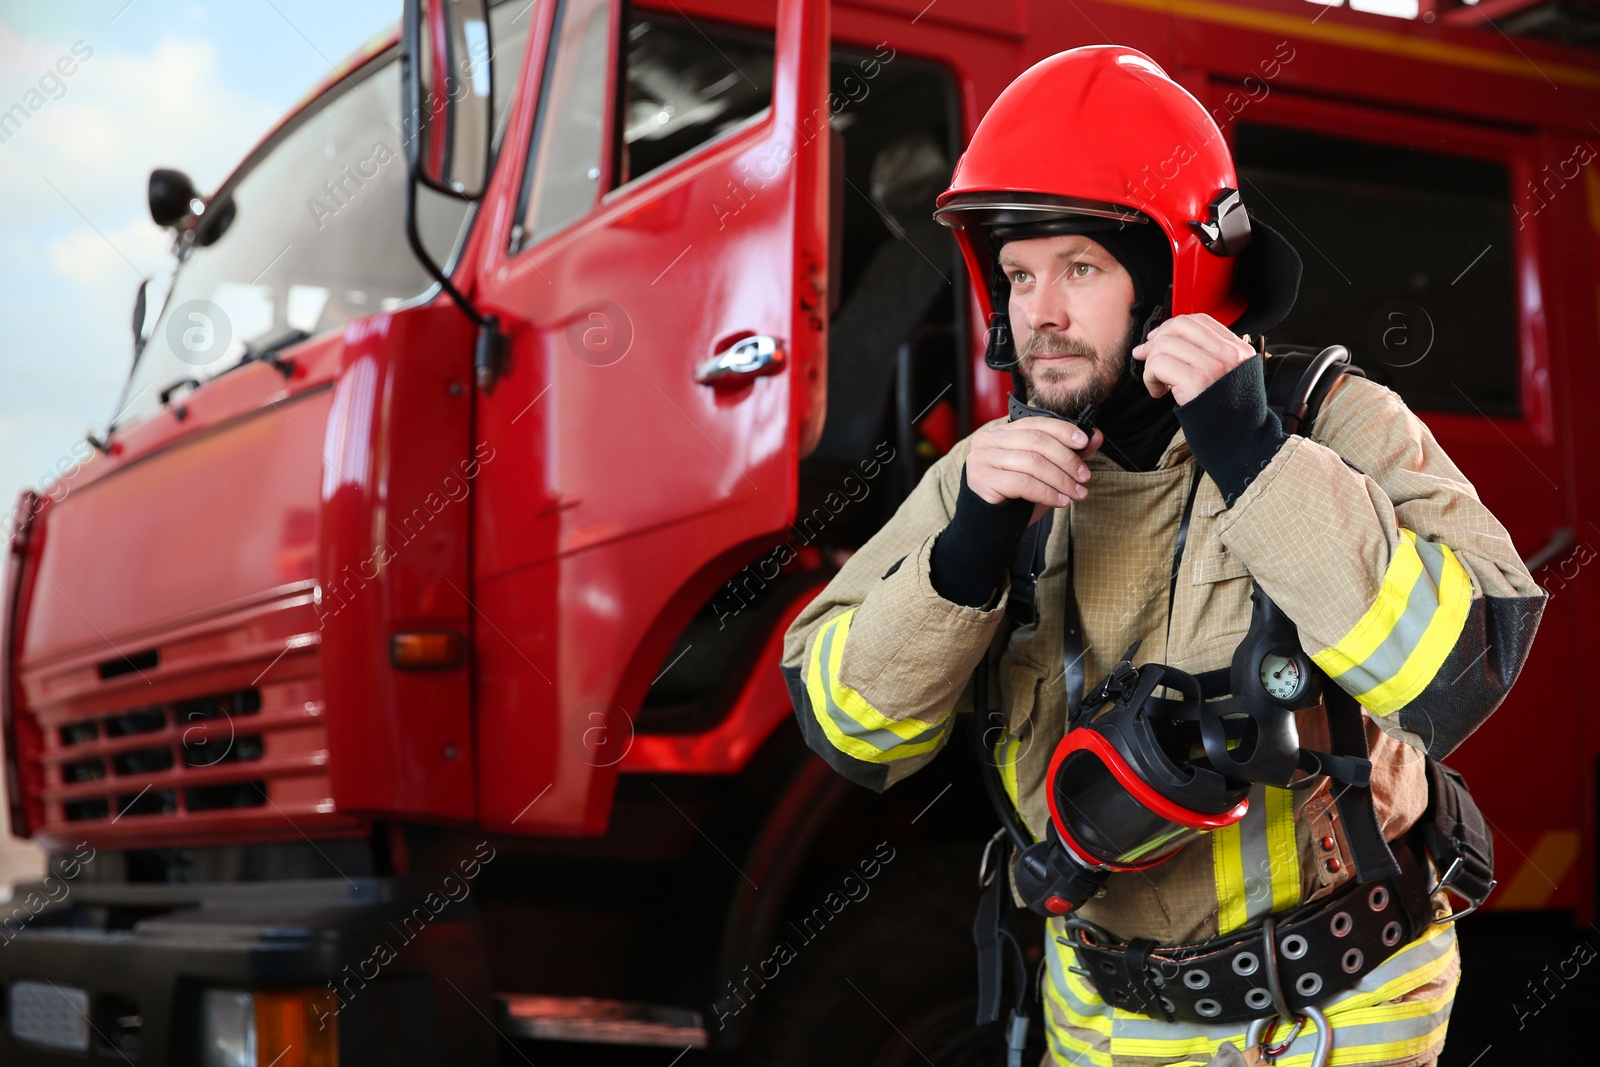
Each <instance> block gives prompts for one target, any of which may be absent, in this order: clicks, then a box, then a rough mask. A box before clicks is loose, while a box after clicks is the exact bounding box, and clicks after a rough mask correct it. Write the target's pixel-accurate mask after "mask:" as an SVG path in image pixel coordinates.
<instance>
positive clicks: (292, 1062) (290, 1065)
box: [252, 989, 339, 1067]
mask: <svg viewBox="0 0 1600 1067" xmlns="http://www.w3.org/2000/svg"><path fill="white" fill-rule="evenodd" d="M252 999H253V1000H254V1001H255V1009H256V1062H258V1063H272V1064H274V1067H339V1001H338V999H337V998H336V997H335V996H334V995H333V993H332V992H330V991H329V990H326V989H297V990H294V991H292V992H281V993H280V992H272V993H261V992H258V993H255V994H253V995H252ZM275 1056H276V1057H278V1058H277V1059H276V1060H274V1059H273V1057H275Z"/></svg>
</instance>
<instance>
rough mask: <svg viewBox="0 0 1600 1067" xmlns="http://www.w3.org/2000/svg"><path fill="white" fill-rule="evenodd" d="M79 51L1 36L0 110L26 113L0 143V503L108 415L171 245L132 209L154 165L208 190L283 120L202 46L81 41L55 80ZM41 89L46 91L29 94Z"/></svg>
mask: <svg viewBox="0 0 1600 1067" xmlns="http://www.w3.org/2000/svg"><path fill="white" fill-rule="evenodd" d="M78 40H80V38H75V37H74V38H65V37H64V38H63V39H61V40H43V39H38V38H30V37H27V36H24V35H22V34H19V33H17V32H15V31H14V30H9V29H7V28H5V27H3V26H0V57H3V60H0V113H3V112H4V111H6V110H7V109H10V108H11V107H12V106H13V105H15V104H19V103H22V104H23V105H24V108H25V109H26V108H27V107H28V106H29V104H30V103H31V104H35V105H39V106H37V107H36V108H35V109H33V110H29V111H28V112H27V114H26V117H25V118H24V119H23V120H22V121H21V122H20V124H18V125H17V126H16V127H15V128H14V130H11V131H8V132H9V137H8V138H7V139H6V140H5V141H4V143H0V203H5V204H6V205H7V227H6V228H7V233H6V235H5V239H4V241H3V244H0V248H3V250H4V253H5V256H4V261H3V262H0V272H3V275H0V321H4V322H6V324H7V327H6V330H5V333H4V334H3V335H0V376H3V380H4V381H6V382H7V383H8V386H9V387H8V388H7V389H5V390H3V391H0V506H3V507H8V506H9V505H10V502H11V499H12V497H13V495H14V493H15V492H16V491H17V489H19V488H21V487H22V486H24V485H29V486H37V484H38V482H39V478H40V476H41V473H42V472H43V471H45V470H47V469H48V468H49V467H50V466H53V459H54V458H55V457H57V456H58V455H60V454H62V453H65V452H67V451H69V450H70V448H71V446H72V444H73V442H74V441H77V440H79V439H81V437H82V435H83V433H84V430H85V429H86V428H89V427H94V428H97V429H103V428H104V426H105V423H106V420H107V418H108V417H109V416H110V414H111V413H112V411H113V410H114V409H115V407H116V403H117V397H118V393H119V390H120V385H121V382H122V381H123V379H124V378H125V377H126V375H127V368H128V361H129V359H130V348H129V326H128V321H129V316H130V312H131V310H132V306H133V296H134V290H135V288H136V287H137V285H138V282H139V279H140V277H141V276H143V275H145V274H149V273H152V272H154V271H156V270H159V269H162V268H164V267H167V266H169V265H170V263H171V256H170V253H169V249H170V239H169V237H170V235H169V234H168V233H167V232H166V231H164V230H162V229H160V228H159V227H157V226H156V225H155V224H154V223H153V222H151V221H150V217H149V213H148V208H147V206H146V204H145V187H146V181H147V180H148V176H149V173H150V171H151V169H153V168H155V167H157V166H175V167H178V168H179V169H182V170H184V171H186V172H187V173H188V174H189V175H190V176H191V177H192V178H193V179H194V180H195V184H196V186H197V187H198V188H199V189H200V190H201V191H202V192H205V191H209V190H211V189H214V188H215V187H216V186H217V185H218V184H219V183H220V182H221V181H222V180H223V179H224V178H225V177H226V176H227V175H228V173H229V172H230V171H231V170H232V169H233V168H234V167H235V166H236V165H237V164H238V163H239V161H240V160H241V159H243V157H244V156H245V154H246V153H247V152H248V151H249V150H250V149H251V148H252V147H253V146H254V145H255V144H256V143H257V142H258V141H259V140H260V138H261V137H262V136H263V135H264V134H265V133H266V131H267V130H268V129H270V128H271V126H272V124H273V123H274V122H276V121H277V119H278V118H279V117H281V114H282V112H283V111H284V110H285V108H284V107H283V106H282V105H280V104H277V103H274V102H270V101H266V100H262V99H258V98H256V97H252V96H249V95H246V94H243V93H240V92H238V91H236V90H233V89H229V88H228V87H227V86H226V84H225V83H224V79H223V78H222V77H221V74H220V72H219V69H218V57H217V53H216V50H215V48H214V47H213V46H212V45H211V44H210V43H208V42H205V41H196V40H190V39H185V38H179V37H168V38H165V39H162V40H161V41H159V43H157V44H156V45H155V46H154V47H153V48H152V49H151V50H150V51H148V52H145V53H133V52H128V51H124V50H119V49H117V48H115V47H113V46H111V45H109V44H101V43H97V42H96V41H94V40H93V39H90V38H88V37H83V38H81V40H82V44H81V45H79V48H78V54H79V55H80V56H81V55H82V54H83V53H84V52H85V51H88V52H89V54H88V56H87V58H82V59H79V60H78V62H77V64H76V69H75V70H74V72H73V73H72V74H71V75H70V76H60V72H59V70H58V69H57V67H56V64H57V61H58V60H60V59H61V57H62V56H72V55H73V46H74V44H75V42H77V41H78ZM52 71H54V72H56V76H57V77H59V81H60V82H61V83H62V85H64V89H61V88H58V87H57V85H56V82H55V81H52V80H48V76H49V75H51V73H52ZM41 78H47V81H46V87H47V88H50V89H51V90H52V92H50V93H42V92H41V93H39V95H36V96H30V95H29V94H30V92H33V91H37V90H38V89H39V84H40V79H41ZM288 88H289V87H286V93H285V95H286V97H288V96H289V92H288ZM41 100H42V101H43V102H42V104H40V101H41Z"/></svg>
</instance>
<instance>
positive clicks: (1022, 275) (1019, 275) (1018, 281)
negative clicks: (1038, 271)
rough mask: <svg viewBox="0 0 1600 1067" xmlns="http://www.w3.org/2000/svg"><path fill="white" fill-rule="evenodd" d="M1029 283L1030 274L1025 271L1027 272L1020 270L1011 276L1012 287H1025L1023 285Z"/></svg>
mask: <svg viewBox="0 0 1600 1067" xmlns="http://www.w3.org/2000/svg"><path fill="white" fill-rule="evenodd" d="M1027 281H1028V272H1027V271H1025V270H1019V271H1017V272H1016V273H1014V274H1012V275H1011V284H1012V285H1023V284H1026V282H1027Z"/></svg>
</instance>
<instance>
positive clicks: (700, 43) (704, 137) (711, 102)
mask: <svg viewBox="0 0 1600 1067" xmlns="http://www.w3.org/2000/svg"><path fill="white" fill-rule="evenodd" d="M697 27H698V28H697ZM702 30H703V31H704V32H701V31H702ZM772 48H773V42H772V36H771V35H770V34H768V35H766V36H764V37H762V36H755V35H750V34H741V33H739V32H737V31H735V30H730V29H726V28H722V27H715V26H708V25H703V24H700V23H695V24H693V25H691V24H690V22H689V21H688V20H687V19H685V18H682V17H674V16H668V15H656V14H645V13H643V12H640V13H638V14H637V16H636V17H635V18H634V20H633V22H632V24H631V25H629V27H628V77H627V82H626V85H627V96H626V99H625V100H624V102H623V112H622V113H623V134H622V139H623V171H622V181H624V182H626V181H629V180H631V179H633V178H638V177H642V176H643V175H646V174H649V173H651V172H652V171H654V170H656V169H658V168H660V167H663V166H665V165H666V164H668V163H670V162H672V161H673V160H674V159H677V158H678V157H680V156H683V155H687V154H688V153H689V152H692V151H693V150H694V149H696V148H698V147H699V146H700V145H703V144H705V143H706V142H707V141H709V140H711V139H712V138H713V137H716V136H717V135H718V134H720V133H723V132H724V131H726V130H730V129H732V128H733V127H735V126H738V125H740V124H741V123H744V122H746V121H748V120H749V119H751V118H753V117H755V116H757V115H759V114H761V113H762V112H764V111H765V110H766V109H767V108H768V107H770V106H771V105H772V56H773V52H772Z"/></svg>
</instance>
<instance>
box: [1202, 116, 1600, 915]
mask: <svg viewBox="0 0 1600 1067" xmlns="http://www.w3.org/2000/svg"><path fill="white" fill-rule="evenodd" d="M1214 88H1215V87H1214ZM1244 100H1246V98H1245V97H1244V96H1242V95H1241V94H1239V93H1230V91H1229V90H1227V89H1226V88H1216V91H1215V92H1214V94H1213V96H1212V100H1211V103H1212V104H1213V105H1214V107H1213V114H1214V115H1219V116H1223V118H1224V121H1228V118H1229V117H1230V116H1231V115H1232V114H1233V113H1234V112H1235V110H1236V109H1238V108H1239V107H1240V105H1238V104H1235V103H1230V101H1244ZM1225 129H1226V130H1227V132H1228V134H1229V136H1230V137H1231V138H1232V140H1233V143H1234V158H1235V160H1236V161H1237V164H1238V168H1239V175H1240V183H1241V191H1242V192H1243V194H1244V197H1245V202H1246V204H1248V205H1249V206H1250V210H1251V211H1252V212H1254V213H1256V214H1258V215H1259V216H1260V217H1261V218H1263V219H1265V220H1266V221H1267V222H1268V224H1269V225H1272V226H1275V227H1277V228H1278V229H1279V230H1280V231H1281V232H1282V233H1284V234H1285V235H1286V236H1287V237H1288V238H1289V239H1290V240H1291V241H1292V242H1294V244H1295V245H1296V247H1297V248H1298V249H1299V251H1300V255H1301V258H1302V259H1303V260H1304V264H1305V273H1304V276H1303V278H1302V280H1301V284H1300V293H1299V297H1298V299H1297V301H1296V305H1295V310H1294V312H1293V313H1292V314H1291V316H1290V318H1289V319H1288V320H1287V321H1286V322H1285V323H1284V324H1283V325H1282V326H1280V327H1279V328H1278V330H1276V331H1274V332H1273V334H1272V335H1271V336H1270V337H1269V341H1283V342H1291V343H1303V344H1328V343H1342V344H1344V345H1346V346H1347V347H1348V348H1349V349H1350V350H1351V353H1352V354H1353V356H1354V357H1355V361H1356V363H1357V364H1358V365H1360V366H1361V367H1362V368H1363V369H1364V370H1365V371H1366V373H1367V375H1368V376H1369V377H1371V378H1373V379H1374V380H1376V381H1378V382H1380V383H1381V384H1383V385H1386V386H1389V387H1390V388H1392V389H1394V390H1395V391H1397V392H1398V393H1400V395H1401V396H1402V397H1403V398H1404V399H1405V400H1406V402H1407V404H1408V405H1409V406H1410V407H1411V409H1412V410H1413V411H1415V412H1417V414H1418V415H1420V416H1421V417H1422V419H1423V421H1424V422H1425V423H1427V425H1428V428H1429V429H1430V430H1431V431H1432V432H1433V434H1434V436H1435V437H1436V438H1437V439H1438V441H1439V443H1440V444H1441V445H1442V446H1443V447H1444V449H1445V451H1446V452H1447V453H1449V455H1450V457H1451V459H1452V460H1454V461H1455V463H1456V465H1457V466H1458V467H1460V468H1461V470H1462V472H1463V473H1464V474H1465V475H1466V476H1467V478H1468V479H1469V480H1470V481H1471V482H1472V484H1473V486H1474V487H1475V488H1476V490H1477V491H1478V494H1479V496H1480V497H1481V498H1482V500H1483V501H1484V503H1485V504H1487V505H1488V506H1489V508H1490V509H1491V510H1492V511H1493V512H1494V514H1495V516H1496V517H1497V518H1498V519H1499V520H1500V521H1501V522H1502V523H1503V524H1504V525H1505V527H1506V528H1507V530H1508V531H1509V532H1510V534H1511V538H1512V540H1513V542H1514V543H1515V545H1516V547H1517V550H1518V551H1519V553H1520V554H1521V555H1522V557H1523V559H1524V560H1525V561H1526V562H1528V564H1529V566H1530V567H1531V568H1533V569H1534V570H1535V571H1536V574H1535V577H1536V578H1537V579H1539V580H1541V581H1542V582H1543V583H1544V585H1545V587H1546V588H1547V589H1548V590H1550V591H1551V592H1552V594H1553V595H1552V597H1551V599H1550V602H1549V604H1548V606H1547V608H1546V611H1545V615H1544V619H1543V621H1542V623H1541V625H1540V627H1539V635H1538V639H1537V640H1536V641H1535V642H1534V647H1533V652H1532V654H1531V656H1530V657H1529V659H1528V662H1527V664H1526V666H1525V667H1524V669H1523V671H1522V674H1521V675H1520V676H1519V678H1518V680H1517V683H1516V687H1515V688H1514V689H1513V690H1512V692H1511V695H1510V697H1509V698H1508V699H1507V702H1506V706H1505V707H1503V708H1501V709H1500V711H1499V712H1498V713H1497V714H1496V715H1495V716H1494V718H1492V719H1491V720H1490V721H1489V722H1488V723H1486V724H1485V725H1484V726H1483V727H1482V728H1481V729H1480V730H1479V731H1478V732H1477V733H1476V734H1474V735H1473V737H1472V738H1471V739H1470V740H1469V741H1467V742H1466V744H1464V745H1463V746H1462V747H1461V749H1460V750H1459V751H1458V752H1457V753H1455V754H1454V755H1453V756H1452V757H1451V758H1450V763H1451V764H1452V765H1453V766H1456V767H1458V768H1460V769H1461V771H1462V772H1463V773H1464V774H1466V776H1467V779H1468V781H1469V782H1471V783H1472V784H1473V786H1474V793H1475V795H1476V796H1477V797H1478V798H1479V800H1480V803H1481V804H1482V806H1483V809H1484V813H1485V815H1487V816H1488V818H1489V819H1490V820H1491V821H1492V822H1493V823H1494V828H1495V833H1496V835H1497V837H1498V838H1499V840H1500V841H1501V842H1502V843H1503V844H1504V845H1505V846H1506V847H1504V848H1502V849H1501V850H1500V852H1499V858H1500V862H1499V864H1498V865H1497V866H1498V871H1497V873H1498V874H1499V875H1500V879H1501V882H1500V889H1499V891H1497V892H1496V893H1495V895H1494V896H1493V897H1492V898H1491V900H1490V903H1489V907H1491V908H1538V907H1571V906H1574V905H1575V904H1576V903H1577V899H1578V893H1577V890H1578V881H1579V877H1580V874H1579V872H1577V870H1576V868H1575V861H1576V859H1577V856H1578V843H1579V836H1578V835H1579V818H1580V816H1579V813H1580V812H1581V811H1582V810H1583V808H1584V804H1585V803H1586V800H1585V798H1584V796H1583V792H1582V788H1583V782H1584V781H1585V780H1586V778H1587V768H1586V767H1584V766H1582V765H1580V762H1579V756H1578V753H1579V750H1580V749H1579V746H1580V741H1581V738H1580V737H1579V736H1578V733H1577V729H1578V724H1577V721H1576V716H1575V715H1574V714H1573V713H1572V712H1570V711H1569V710H1567V709H1571V708H1576V707H1579V706H1580V704H1579V701H1578V692H1577V687H1576V681H1577V677H1578V675H1577V673H1576V672H1574V671H1572V670H1570V669H1568V668H1567V667H1566V666H1565V664H1566V663H1567V662H1568V659H1569V657H1570V656H1571V655H1572V647H1571V642H1572V639H1573V637H1574V635H1575V634H1576V627H1577V612H1576V604H1575V600H1576V598H1575V597H1572V596H1563V595H1561V593H1560V590H1559V584H1560V583H1561V582H1562V581H1563V580H1570V579H1571V578H1572V577H1573V576H1574V574H1575V568H1576V567H1577V566H1578V565H1580V564H1581V563H1582V562H1583V561H1585V560H1586V559H1587V558H1589V557H1590V556H1592V554H1593V553H1592V551H1590V550H1588V549H1587V548H1586V547H1585V546H1584V545H1583V544H1582V543H1581V542H1580V541H1579V539H1578V538H1577V537H1575V536H1574V530H1575V528H1577V527H1579V525H1580V524H1579V523H1578V521H1577V519H1576V515H1575V513H1574V511H1573V503H1572V502H1573V499H1574V498H1573V495H1572V493H1571V492H1570V488H1569V487H1570V486H1571V485H1572V478H1573V472H1572V468H1571V466H1570V461H1569V458H1568V454H1567V452H1566V450H1565V449H1564V448H1563V447H1562V443H1561V439H1562V434H1563V433H1564V432H1566V431H1565V430H1564V428H1563V427H1562V425H1561V423H1562V420H1564V419H1565V418H1566V417H1567V415H1566V411H1565V409H1564V408H1563V407H1562V406H1561V405H1560V404H1558V403H1557V401H1558V399H1559V398H1560V394H1559V392H1558V391H1557V389H1556V387H1555V378H1554V376H1553V373H1552V372H1553V371H1555V372H1557V373H1559V372H1560V368H1552V365H1551V363H1552V360H1551V348H1550V342H1549V338H1548V336H1547V328H1548V325H1547V317H1548V314H1549V312H1548V309H1547V303H1548V302H1549V300H1550V297H1551V295H1552V294H1551V290H1553V289H1554V288H1555V287H1554V286H1552V285H1551V283H1550V281H1549V279H1552V278H1556V277H1560V276H1561V272H1560V271H1559V269H1557V268H1556V267H1555V266H1554V265H1553V263H1552V261H1551V260H1550V259H1549V258H1548V257H1549V256H1550V252H1549V249H1551V248H1553V247H1556V246H1557V245H1559V244H1560V238H1559V237H1558V236H1556V235H1555V234H1546V236H1545V238H1544V239H1542V240H1541V239H1540V237H1539V234H1540V229H1541V227H1542V226H1543V225H1544V224H1545V223H1546V222H1547V221H1549V220H1547V219H1543V218H1533V217H1531V216H1530V215H1529V213H1528V212H1527V210H1526V209H1525V208H1524V207H1523V206H1522V205H1521V204H1520V202H1518V201H1514V200H1513V196H1512V191H1513V190H1516V189H1521V188H1522V187H1523V186H1524V185H1525V184H1527V181H1528V178H1529V177H1530V176H1532V175H1534V174H1536V173H1537V172H1538V171H1539V167H1540V164H1541V163H1543V162H1544V158H1543V156H1542V153H1543V151H1544V149H1543V147H1542V145H1541V142H1540V141H1539V139H1538V138H1536V137H1532V136H1527V135H1519V134H1513V133H1507V132H1503V131H1501V130H1499V129H1494V128H1490V127H1487V126H1478V125H1474V124H1470V123H1466V122H1460V121H1450V120H1444V119H1433V118H1424V117H1420V116H1409V115H1406V114H1404V113H1403V112H1399V111H1389V112H1381V113H1380V112H1378V111H1375V110H1369V109H1364V108H1354V107H1346V106H1343V105H1335V104H1332V103H1326V102H1322V101H1306V100H1297V99H1290V98H1289V97H1288V94H1276V93H1274V94H1273V95H1271V96H1270V97H1267V98H1265V99H1261V100H1259V101H1250V102H1248V110H1243V111H1242V113H1240V114H1239V115H1238V118H1237V119H1236V120H1234V121H1231V122H1228V125H1227V126H1225ZM1550 218H1551V219H1553V218H1554V213H1551V216H1550ZM1541 249H1543V251H1541ZM1579 553H1587V555H1582V554H1579ZM1547 565H1549V566H1548V567H1547ZM1530 723H1537V727H1536V728H1530V726H1529V724H1530ZM1506 767H1520V768H1531V767H1539V768H1541V769H1540V771H1539V773H1537V774H1523V775H1520V776H1519V777H1518V779H1517V784H1516V788H1514V789H1509V788H1504V787H1503V786H1502V785H1500V784H1499V783H1503V782H1504V781H1506V777H1505V770H1504V769H1505V768H1506Z"/></svg>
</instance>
